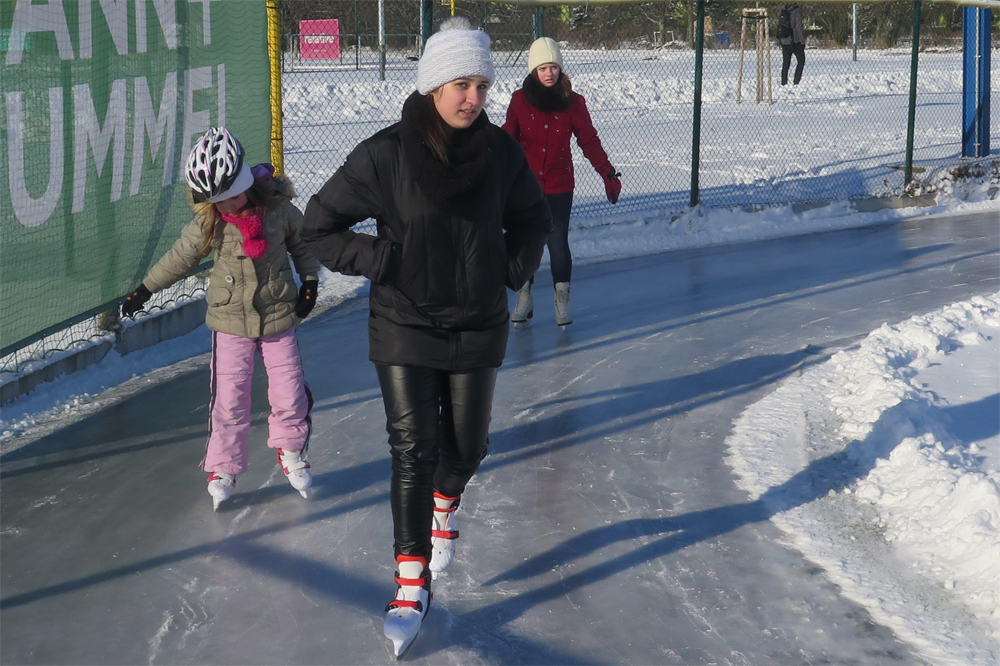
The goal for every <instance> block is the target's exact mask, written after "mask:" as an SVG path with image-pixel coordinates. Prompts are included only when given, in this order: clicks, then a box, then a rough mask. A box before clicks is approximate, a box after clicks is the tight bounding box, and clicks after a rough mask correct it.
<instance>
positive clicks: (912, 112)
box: [903, 0, 920, 185]
mask: <svg viewBox="0 0 1000 666" xmlns="http://www.w3.org/2000/svg"><path fill="white" fill-rule="evenodd" d="M919 53H920V0H913V48H912V49H911V53H910V108H909V112H908V118H907V121H906V167H905V170H904V171H903V185H909V184H910V181H911V180H913V130H914V125H915V124H916V119H917V61H918V60H919V57H918V54H919Z"/></svg>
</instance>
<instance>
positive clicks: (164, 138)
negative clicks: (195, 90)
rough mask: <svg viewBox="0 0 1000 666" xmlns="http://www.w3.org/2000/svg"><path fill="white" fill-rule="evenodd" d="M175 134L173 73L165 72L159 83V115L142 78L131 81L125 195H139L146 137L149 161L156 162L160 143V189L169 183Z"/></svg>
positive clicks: (175, 75) (171, 179)
mask: <svg viewBox="0 0 1000 666" xmlns="http://www.w3.org/2000/svg"><path fill="white" fill-rule="evenodd" d="M176 133H177V72H169V73H168V74H167V78H166V80H164V82H163V94H162V95H161V96H160V112H159V113H154V112H153V100H152V97H151V96H150V94H149V83H147V81H146V77H145V76H140V77H139V78H137V79H136V80H135V132H134V135H133V139H132V185H131V187H129V194H130V195H132V196H134V195H136V194H138V193H139V185H140V184H141V183H142V167H143V166H144V164H145V162H144V157H143V152H144V149H145V147H146V137H149V161H150V162H152V161H154V160H155V159H156V154H157V153H158V152H160V143H161V142H162V143H163V185H164V187H166V186H167V185H169V184H170V183H172V182H173V180H174V179H173V174H174V171H173V169H171V168H170V165H171V164H173V162H174V137H175V136H176Z"/></svg>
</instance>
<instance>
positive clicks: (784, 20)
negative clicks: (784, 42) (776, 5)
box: [778, 5, 792, 39]
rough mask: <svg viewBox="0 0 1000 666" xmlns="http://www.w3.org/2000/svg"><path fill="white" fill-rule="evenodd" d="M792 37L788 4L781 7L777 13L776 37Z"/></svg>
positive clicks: (790, 14)
mask: <svg viewBox="0 0 1000 666" xmlns="http://www.w3.org/2000/svg"><path fill="white" fill-rule="evenodd" d="M791 38H792V10H791V7H790V6H789V5H785V6H784V7H782V8H781V12H780V13H779V14H778V39H791Z"/></svg>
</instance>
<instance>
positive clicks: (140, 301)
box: [122, 284, 153, 317]
mask: <svg viewBox="0 0 1000 666" xmlns="http://www.w3.org/2000/svg"><path fill="white" fill-rule="evenodd" d="M152 297H153V292H151V291H150V290H149V289H146V285H144V284H140V285H139V286H138V287H136V289H135V291H133V292H132V293H131V294H129V295H128V296H126V297H125V302H124V303H122V316H123V317H134V316H135V313H136V312H138V311H139V310H141V309H142V306H143V305H145V304H146V301H148V300H149V299H150V298H152Z"/></svg>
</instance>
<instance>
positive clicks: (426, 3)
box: [420, 0, 434, 55]
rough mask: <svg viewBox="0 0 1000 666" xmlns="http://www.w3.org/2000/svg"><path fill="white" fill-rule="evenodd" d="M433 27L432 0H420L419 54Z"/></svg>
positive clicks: (425, 44) (422, 51) (422, 50)
mask: <svg viewBox="0 0 1000 666" xmlns="http://www.w3.org/2000/svg"><path fill="white" fill-rule="evenodd" d="M433 29H434V0H420V55H423V54H424V47H425V46H427V39H428V38H429V37H430V36H431V31H432V30H433Z"/></svg>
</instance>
